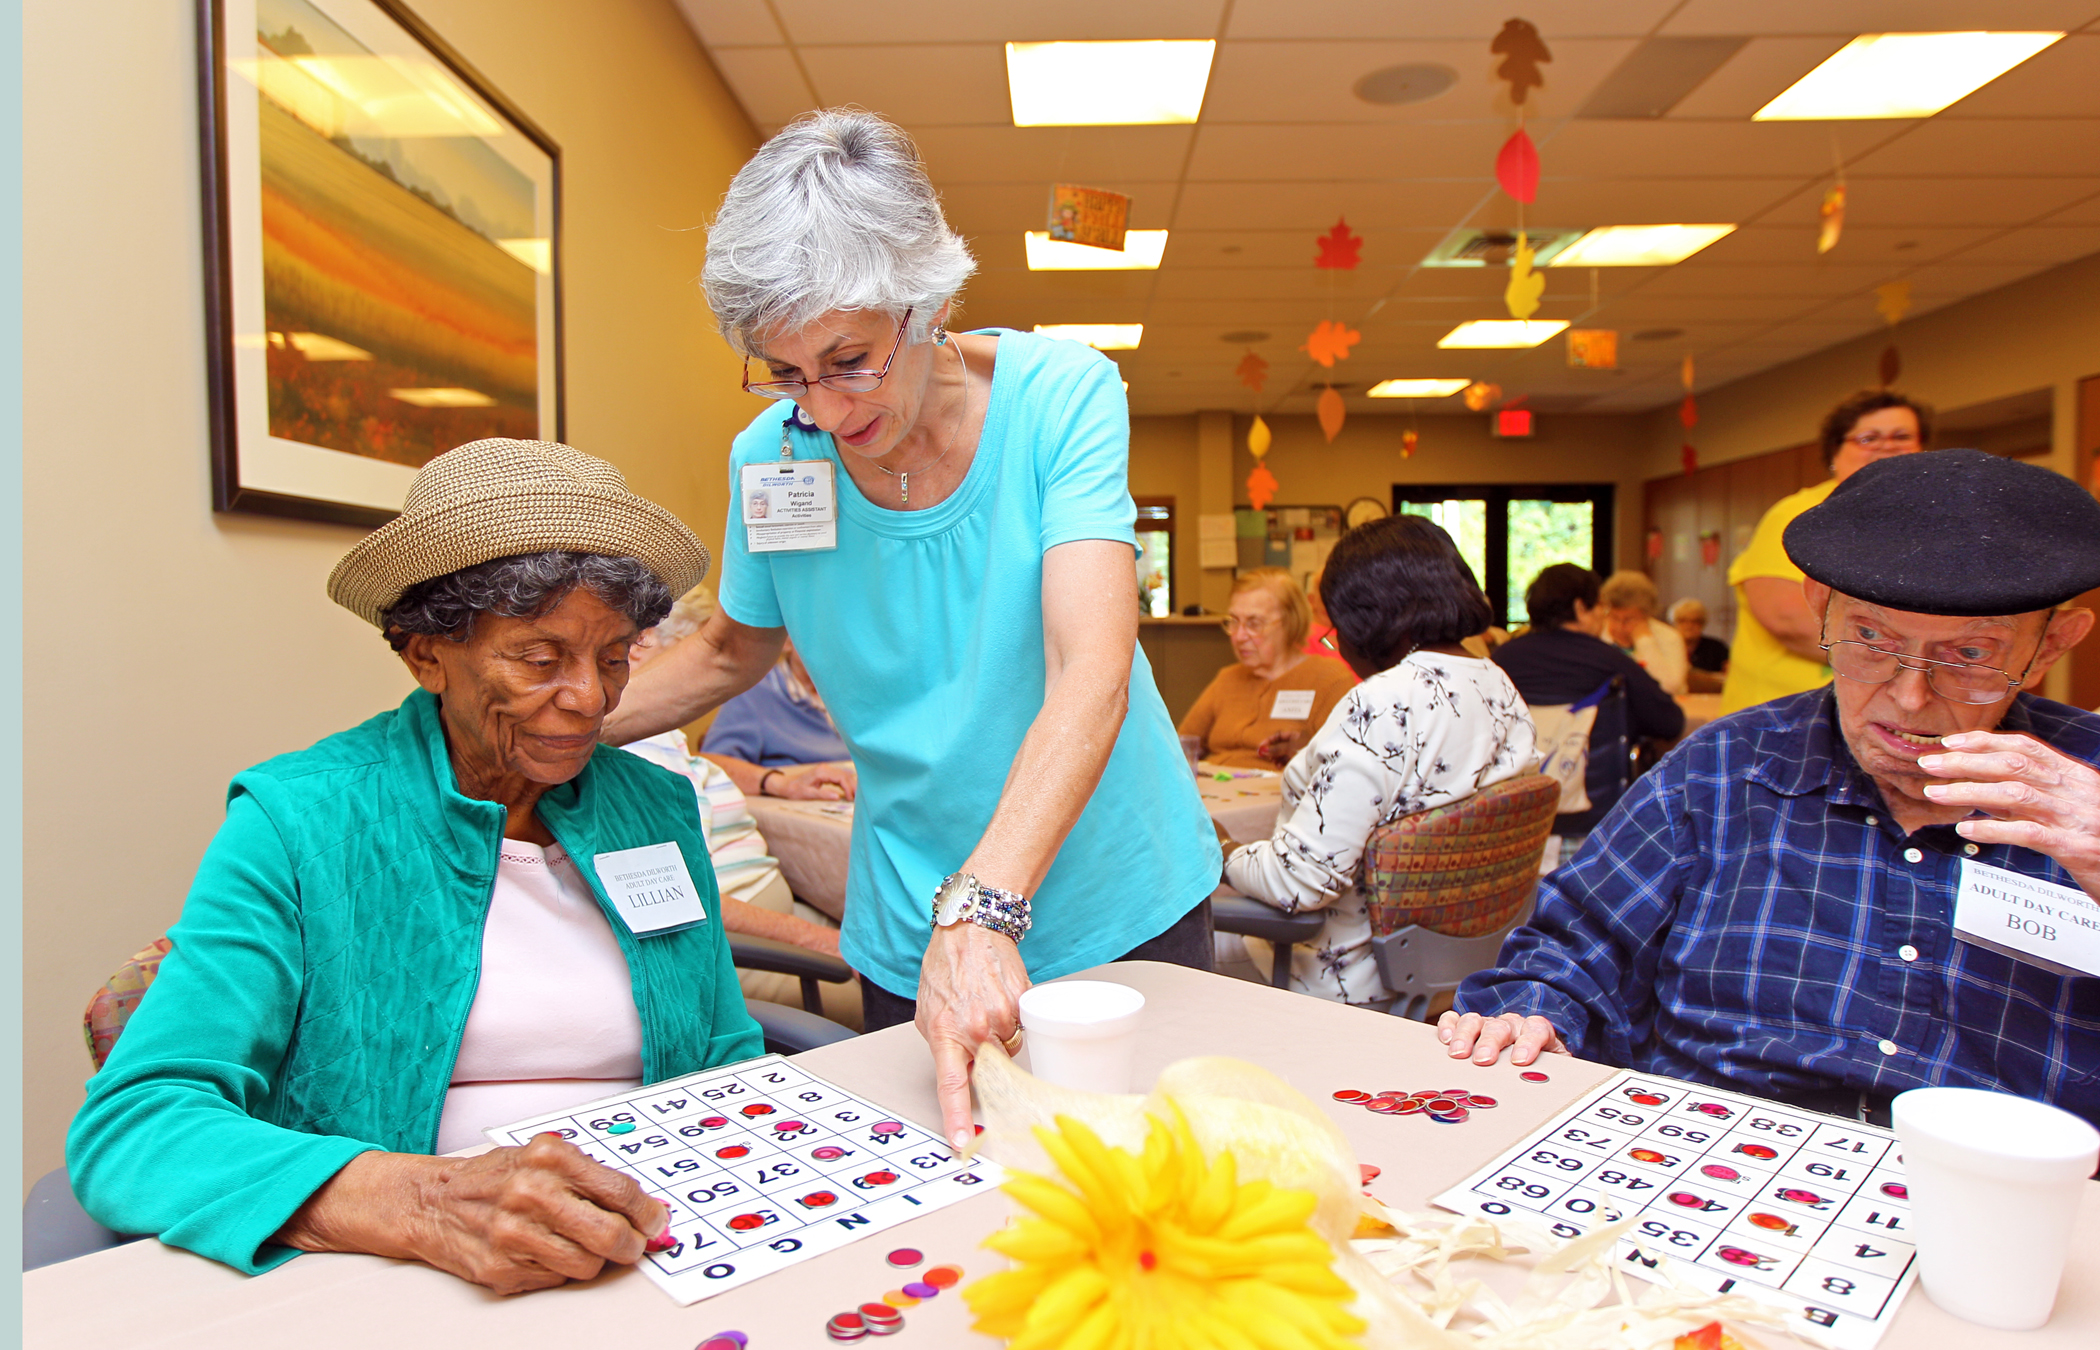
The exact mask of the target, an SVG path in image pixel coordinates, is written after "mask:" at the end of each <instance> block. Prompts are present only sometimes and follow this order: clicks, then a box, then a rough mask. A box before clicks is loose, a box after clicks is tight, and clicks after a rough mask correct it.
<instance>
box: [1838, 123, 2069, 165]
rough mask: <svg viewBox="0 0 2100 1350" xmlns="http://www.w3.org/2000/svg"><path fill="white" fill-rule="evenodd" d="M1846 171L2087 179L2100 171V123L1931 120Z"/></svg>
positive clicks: (1857, 161) (1854, 163)
mask: <svg viewBox="0 0 2100 1350" xmlns="http://www.w3.org/2000/svg"><path fill="white" fill-rule="evenodd" d="M1846 167H1847V169H1848V171H1849V172H1850V173H1852V174H1855V175H1858V176H1860V177H1867V178H1882V177H1904V176H1909V175H1916V176H1918V177H1925V178H1960V177H1968V178H2006V177H2014V176H2019V175H2027V174H2032V175H2036V176H2045V175H2048V174H2054V173H2064V172H2072V173H2080V172H2083V173H2091V172H2093V171H2094V170H2096V169H2100V117H2095V118H2090V119H2070V118H2051V119H2048V120H2024V121H2023V120H1998V119H1995V118H1994V119H1983V118H1974V117H1972V118H1966V119H1960V120H1955V119H1949V118H1945V117H1935V118H1933V119H1932V120H1931V121H1929V122H1926V123H1925V124H1924V125H1922V126H1920V127H1918V128H1917V129H1916V130H1915V131H1912V132H1911V133H1910V134H1908V135H1906V136H1901V137H1898V138H1897V139H1895V140H1893V141H1891V142H1889V144H1888V145H1887V146H1885V147H1884V148H1882V149H1879V150H1875V151H1873V152H1872V153H1870V154H1867V155H1865V156H1862V157H1859V158H1856V159H1854V160H1853V161H1852V162H1851V163H1850V164H1848V165H1847V166H1846Z"/></svg>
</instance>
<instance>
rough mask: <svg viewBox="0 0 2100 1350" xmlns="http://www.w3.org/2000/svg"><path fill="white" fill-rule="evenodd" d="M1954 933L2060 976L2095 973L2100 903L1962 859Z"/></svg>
mask: <svg viewBox="0 0 2100 1350" xmlns="http://www.w3.org/2000/svg"><path fill="white" fill-rule="evenodd" d="M1954 932H1955V935H1956V936H1957V937H1960V938H1962V939H1963V940H1964V941H1967V942H1973V943H1976V944H1978V945H1979V946H1984V947H1991V948H1994V949H1996V950H1998V951H2001V952H2003V953H2005V954H2006V955H2007V956H2011V957H2014V958H2015V959H2017V960H2021V961H2026V962H2028V963H2029V964H2031V965H2037V966H2046V967H2047V968H2049V969H2051V970H2054V971H2056V972H2058V973H2059V974H2064V975H2100V904H2094V903H2093V900H2092V898H2091V897H2090V896H2088V895H2086V893H2085V892H2083V891H2080V890H2075V889H2073V888H2072V887H2069V886H2059V885H2057V884H2056V883H2055V882H2053V881H2043V880H2041V879H2040V878H2038V877H2025V876H2021V875H2020V874H2019V873H2018V872H2008V871H2006V870H2005V869H2004V868H2002V867H1992V866H1990V865H1989V864H1988V863H1980V862H1969V861H1964V862H1963V863H1962V865H1961V888H1960V889H1959V890H1958V891H1956V892H1955V896H1954Z"/></svg>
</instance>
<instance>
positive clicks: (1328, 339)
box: [1298, 319, 1364, 439]
mask: <svg viewBox="0 0 2100 1350" xmlns="http://www.w3.org/2000/svg"><path fill="white" fill-rule="evenodd" d="M1363 340H1364V335H1363V334H1362V333H1359V332H1357V331H1356V330H1355V329H1354V328H1351V327H1350V326H1349V325H1348V324H1345V323H1336V322H1335V321H1334V320H1333V319H1322V320H1320V322H1319V324H1318V325H1317V326H1316V327H1315V328H1314V329H1313V330H1312V332H1310V333H1308V334H1306V337H1305V341H1304V342H1303V343H1302V344H1300V346H1299V348H1298V350H1299V351H1301V352H1304V353H1305V354H1306V355H1307V356H1310V357H1311V358H1312V359H1313V360H1315V361H1318V362H1319V363H1320V364H1321V365H1323V366H1328V367H1330V368H1331V367H1332V366H1333V365H1334V363H1335V362H1337V361H1346V360H1348V359H1349V349H1350V348H1351V347H1353V346H1355V345H1356V344H1357V343H1359V342H1362V341H1363ZM1329 439H1332V438H1331V437H1330V438H1329Z"/></svg>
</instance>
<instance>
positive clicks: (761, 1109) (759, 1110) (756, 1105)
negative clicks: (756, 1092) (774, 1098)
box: [744, 1102, 773, 1116]
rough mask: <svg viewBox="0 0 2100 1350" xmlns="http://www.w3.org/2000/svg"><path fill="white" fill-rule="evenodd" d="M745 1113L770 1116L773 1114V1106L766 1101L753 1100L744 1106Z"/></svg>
mask: <svg viewBox="0 0 2100 1350" xmlns="http://www.w3.org/2000/svg"><path fill="white" fill-rule="evenodd" d="M744 1114H745V1115H747V1116H770V1115H772V1114H773V1108H772V1107H770V1106H768V1105H766V1104H765V1103H764V1102H753V1103H751V1105H749V1106H747V1107H745V1108H744Z"/></svg>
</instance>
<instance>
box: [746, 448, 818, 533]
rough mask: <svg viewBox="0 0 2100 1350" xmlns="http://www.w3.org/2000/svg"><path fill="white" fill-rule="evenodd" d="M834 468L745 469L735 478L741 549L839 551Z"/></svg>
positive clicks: (782, 463)
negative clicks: (741, 538)
mask: <svg viewBox="0 0 2100 1350" xmlns="http://www.w3.org/2000/svg"><path fill="white" fill-rule="evenodd" d="M835 467H836V466H835V465H833V464H832V462H831V461H830V460H828V459H775V460H766V461H764V462H762V463H758V464H746V465H745V466H744V467H743V469H742V471H741V472H740V473H739V474H738V477H737V510H738V512H739V514H740V516H741V518H742V520H743V522H744V545H745V547H746V548H747V549H749V550H750V551H751V552H753V553H784V552H788V551H791V550H795V549H821V548H837V547H838V546H839V515H838V492H837V485H836V483H835V481H834V479H833V477H832V473H833V470H834V468H835Z"/></svg>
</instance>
